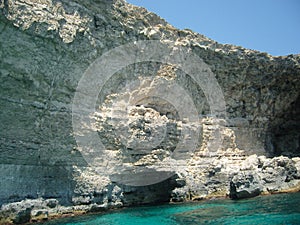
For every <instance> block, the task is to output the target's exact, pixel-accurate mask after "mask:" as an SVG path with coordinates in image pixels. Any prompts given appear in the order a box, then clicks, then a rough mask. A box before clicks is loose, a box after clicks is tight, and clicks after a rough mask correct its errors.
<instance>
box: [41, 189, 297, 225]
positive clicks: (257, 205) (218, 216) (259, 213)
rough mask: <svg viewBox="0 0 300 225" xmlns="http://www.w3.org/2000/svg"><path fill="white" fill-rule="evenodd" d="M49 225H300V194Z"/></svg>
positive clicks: (115, 214) (127, 212) (125, 212)
mask: <svg viewBox="0 0 300 225" xmlns="http://www.w3.org/2000/svg"><path fill="white" fill-rule="evenodd" d="M44 224H46V225H58V224H64V225H86V224H89V225H96V224H97V225H137V224H143V225H177V224H182V225H191V224H193V225H199V224H255V225H258V224H300V193H293V194H280V195H271V196H260V197H256V198H252V199H246V200H239V201H233V200H229V199H225V200H210V201H205V202H198V203H189V204H171V205H161V206H143V207H134V208H127V209H122V210H119V211H114V212H110V213H106V214H99V215H89V216H80V217H75V218H67V219H62V220H56V221H51V222H47V223H44Z"/></svg>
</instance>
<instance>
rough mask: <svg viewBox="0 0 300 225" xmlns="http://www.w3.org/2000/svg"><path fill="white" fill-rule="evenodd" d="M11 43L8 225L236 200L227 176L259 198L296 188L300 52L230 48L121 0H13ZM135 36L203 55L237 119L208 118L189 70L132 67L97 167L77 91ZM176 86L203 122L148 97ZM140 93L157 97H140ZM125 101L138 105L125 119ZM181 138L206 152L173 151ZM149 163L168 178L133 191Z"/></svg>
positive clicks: (4, 47)
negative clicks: (77, 107) (97, 65)
mask: <svg viewBox="0 0 300 225" xmlns="http://www.w3.org/2000/svg"><path fill="white" fill-rule="evenodd" d="M0 40H1V42H0V48H1V51H0V58H1V60H0V108H1V112H0V148H1V151H0V159H1V164H0V178H1V179H0V180H1V181H0V190H1V193H0V204H1V205H2V207H1V216H2V215H3V216H2V217H3V218H4V217H5V218H7V219H8V220H9V221H10V222H13V221H15V222H18V221H19V222H20V221H21V222H22V221H23V222H24V221H25V220H26V221H28V215H29V219H30V217H35V216H36V215H38V214H40V215H41V216H43V218H45V219H46V215H47V217H48V218H51V217H52V216H56V215H57V214H58V215H61V214H76V213H82V212H90V211H102V210H104V209H109V208H115V207H122V206H130V205H136V204H145V203H153V202H156V203H157V202H168V201H170V200H173V201H186V200H199V199H202V198H206V197H212V196H226V195H229V194H230V181H232V182H233V184H234V185H235V187H236V189H237V190H236V191H237V192H238V193H243V191H245V190H246V192H247V193H248V194H247V195H248V196H252V195H253V193H255V194H257V193H259V192H260V191H263V192H270V193H273V192H280V191H284V190H291V189H293V188H294V187H297V185H299V178H300V175H299V173H300V172H299V171H300V163H299V162H300V161H299V158H296V157H294V156H299V154H300V153H299V121H300V118H299V115H300V113H299V105H300V104H299V90H300V79H299V76H300V56H299V55H289V56H280V57H273V56H271V55H268V54H266V53H261V52H258V51H253V50H248V49H244V48H242V47H237V46H232V45H222V44H219V43H217V42H215V41H213V40H211V39H209V38H207V37H204V36H203V35H200V34H197V33H194V32H192V31H191V30H187V29H186V30H178V29H176V28H174V27H172V26H171V25H169V24H168V23H167V22H166V21H164V20H163V19H161V18H160V17H158V16H156V15H155V14H153V13H150V12H148V11H146V10H145V9H141V8H138V7H135V6H132V5H130V4H127V3H125V2H124V1H122V0H108V1H106V0H105V1H104V0H103V1H102V0H100V1H80V0H78V1H68V0H59V1H55V2H54V1H52V0H42V1H37V0H25V1H20V0H8V1H3V0H2V1H0ZM137 40H159V41H160V42H161V43H167V44H171V45H173V47H174V48H176V47H178V46H185V47H187V48H188V49H189V51H191V52H193V53H195V54H196V55H198V56H199V57H200V58H201V59H202V60H203V62H204V63H205V64H207V65H208V67H209V68H210V70H211V72H212V73H213V74H214V75H215V77H216V79H217V81H218V84H219V85H220V87H221V89H222V91H223V93H224V98H225V102H226V108H227V117H226V118H216V115H212V114H211V110H210V107H209V104H208V101H207V99H206V98H207V96H205V93H204V92H203V90H202V89H201V87H199V85H198V84H197V83H196V82H195V81H194V80H193V79H192V78H191V77H190V76H189V75H187V74H185V72H183V71H181V69H180V65H162V64H160V63H157V62H147V63H140V64H136V65H129V66H128V67H126V68H123V69H122V70H120V71H118V72H117V73H115V74H114V76H112V78H111V79H109V80H108V81H107V82H106V83H105V85H104V87H103V89H102V90H101V92H100V94H99V99H98V103H97V104H98V105H97V110H95V111H96V112H95V113H94V114H93V115H92V117H93V119H94V121H95V123H94V124H92V127H87V129H93V130H95V131H96V132H97V133H98V135H99V137H100V138H101V140H102V142H103V144H104V145H105V147H106V149H105V151H103V154H104V155H105V157H101V156H102V155H101V156H98V158H97V160H99V161H98V164H97V165H98V167H91V166H90V165H89V164H88V163H87V162H86V160H85V158H84V157H83V156H82V154H81V153H82V152H81V149H80V147H78V146H77V144H76V141H75V138H74V136H75V134H74V133H73V129H72V101H73V97H74V93H75V91H76V87H77V85H78V82H79V81H80V79H81V77H82V75H83V74H84V72H85V71H86V69H87V68H88V67H89V65H90V64H91V63H92V62H94V60H95V59H97V58H98V57H100V56H101V55H102V54H103V53H105V52H107V51H109V50H111V49H113V48H114V47H117V46H120V45H123V44H126V43H131V42H134V41H137ZM174 83H176V84H178V86H180V87H182V89H183V90H184V91H185V92H187V94H188V96H190V98H191V99H192V100H193V103H194V105H195V108H196V110H197V112H198V114H199V115H198V116H199V121H198V120H197V121H196V122H195V121H190V120H189V118H181V117H180V115H179V113H178V110H177V109H176V107H174V105H172V104H171V103H170V102H167V101H166V100H164V99H158V98H154V97H153V96H152V95H150V94H149V93H151V94H155V90H157V89H159V88H158V87H161V89H160V90H168V89H167V87H171V86H172V85H173V84H174ZM164 86H165V87H166V88H165V89H164V88H162V87H164ZM178 90H179V89H178ZM178 90H175V92H173V93H176V91H177V92H178ZM141 93H144V95H145V97H147V98H145V99H143V101H135V100H136V96H137V95H138V94H139V95H141ZM145 93H146V94H145ZM176 97H177V98H178V101H179V100H182V101H184V100H185V99H184V98H182V96H179V97H178V96H176ZM181 98H182V99H181ZM129 100H130V101H129ZM126 102H127V103H128V102H130V103H132V104H131V105H129V107H128V108H127V109H126V110H124V107H123V106H124V105H126ZM133 103H134V104H133ZM122 107H123V108H122ZM189 107H190V105H189V106H187V107H186V108H187V109H190V108H189ZM127 123H129V124H130V125H131V126H127V125H128V124H127ZM122 127H125V128H129V129H128V130H127V131H126V132H125V131H124V130H122ZM183 130H185V131H189V132H186V133H185V134H186V136H185V137H184V138H183V143H184V144H185V143H188V141H189V140H190V139H192V138H193V137H195V133H197V131H199V130H200V132H199V140H198V139H197V146H196V147H195V148H189V147H186V146H188V145H183V146H181V148H180V150H181V151H182V152H183V153H182V154H181V153H180V154H177V155H176V154H173V151H174V149H176V146H177V144H178V142H179V140H181V139H182V137H181V133H182V132H183ZM152 134H155V135H154V136H153V135H152ZM141 143H142V144H141ZM146 143H147V148H145V146H146ZM137 146H139V148H136V147H137ZM133 147H134V149H132V148H133ZM141 147H143V148H144V149H142V148H141ZM185 148H186V149H185ZM145 149H146V150H147V151H145ZM281 154H283V155H285V156H280V155H281ZM276 156H279V157H276ZM274 157H275V158H274ZM291 157H294V158H291ZM170 165H171V166H170ZM138 168H147V169H148V172H149V173H148V174H151V173H152V174H154V175H162V176H163V178H168V179H162V180H161V182H160V183H152V184H151V185H144V186H143V185H141V186H137V187H136V186H132V185H126V184H124V179H126V180H127V181H128V182H129V184H132V182H138V183H139V184H142V182H143V181H144V180H145V179H146V178H147V176H145V174H143V173H140V174H138V173H135V174H134V173H132V172H133V171H134V172H136V171H137V169H138ZM128 171H129V172H128ZM107 174H111V176H108V175H107ZM164 175H167V176H166V177H164ZM145 177H146V178H145ZM123 178H124V179H123ZM252 178H253V180H252ZM122 179H123V183H122ZM238 182H240V184H241V185H239V186H238V187H237V186H236V184H237V183H238ZM246 185H249V187H246ZM260 185H261V186H260ZM12 209H13V210H12ZM24 215H25V216H24ZM36 217H38V216H36ZM18 218H19V219H18ZM41 219H42V218H41Z"/></svg>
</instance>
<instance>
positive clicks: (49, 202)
mask: <svg viewBox="0 0 300 225" xmlns="http://www.w3.org/2000/svg"><path fill="white" fill-rule="evenodd" d="M227 169H228V168H227ZM299 171H300V158H299V157H297V158H293V159H289V158H288V157H282V156H281V157H275V158H266V157H264V156H263V157H258V156H257V155H251V156H249V157H247V158H246V159H245V160H243V163H242V164H241V167H240V170H239V171H236V172H233V173H232V175H231V179H230V183H229V184H228V183H227V184H222V185H221V186H226V190H225V193H222V192H217V193H216V192H214V191H212V192H211V194H208V195H202V196H199V195H197V193H193V194H192V193H189V192H188V191H186V190H185V189H186V188H187V187H189V186H187V185H184V186H183V187H180V188H175V189H174V190H173V191H172V193H171V194H170V196H169V198H170V203H172V202H173V203H178V202H191V201H202V200H207V199H214V198H228V197H229V198H231V199H234V200H235V199H243V198H251V197H255V196H258V195H270V194H280V193H291V192H299V191H300V173H299ZM216 173H222V170H219V171H218V172H216ZM219 175H220V174H219ZM219 175H216V174H214V175H213V176H219ZM223 175H224V174H223ZM177 179H178V178H177ZM177 182H178V183H180V182H182V179H180V180H177ZM194 185H199V183H198V182H197V181H195V183H194ZM120 188H121V187H120ZM189 188H190V187H189ZM198 194H199V193H198ZM120 196H122V195H118V196H117V195H115V196H113V198H114V200H113V201H111V202H109V203H103V204H99V203H91V202H86V203H85V204H78V205H73V206H63V205H60V204H59V202H58V201H57V200H56V199H42V198H41V199H26V200H22V201H20V202H14V203H8V204H4V205H2V207H1V211H0V223H1V224H25V223H35V222H42V221H47V220H51V219H57V218H63V217H73V216H79V215H84V214H89V213H99V212H109V211H110V210H114V209H119V208H123V207H128V206H129V207H130V205H128V204H127V205H126V203H125V202H124V199H122V197H120ZM124 203H125V204H124ZM157 203H159V202H157ZM161 203H166V202H165V201H164V202H161ZM131 205H136V204H135V203H134V202H132V203H131ZM140 205H143V203H141V204H140Z"/></svg>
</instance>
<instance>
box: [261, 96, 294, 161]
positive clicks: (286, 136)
mask: <svg viewBox="0 0 300 225" xmlns="http://www.w3.org/2000/svg"><path fill="white" fill-rule="evenodd" d="M268 133H269V134H270V135H269V139H270V141H269V145H267V146H266V148H267V150H269V152H272V153H273V154H274V156H278V155H284V156H289V157H297V156H300V96H298V97H297V99H296V100H295V101H293V102H292V103H291V104H290V106H289V107H288V108H287V110H285V111H284V112H282V113H281V114H280V115H278V116H276V118H275V119H274V120H273V121H272V122H271V124H270V125H269V129H268Z"/></svg>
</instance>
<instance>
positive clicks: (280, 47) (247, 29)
mask: <svg viewBox="0 0 300 225" xmlns="http://www.w3.org/2000/svg"><path fill="white" fill-rule="evenodd" d="M127 2H129V3H131V4H134V5H138V6H142V7H144V8H146V9H148V10H149V11H152V12H154V13H156V14H158V15H159V16H161V17H162V18H164V19H166V20H167V21H168V22H169V23H170V24H172V25H173V26H175V27H177V28H180V29H183V28H189V29H192V30H193V31H196V32H198V33H201V34H203V35H205V36H207V37H209V38H211V39H213V40H215V41H218V42H219V43H223V44H225V43H227V44H234V45H239V46H243V47H246V48H250V49H255V50H259V51H263V52H268V53H269V54H271V55H288V54H300V0H127Z"/></svg>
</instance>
